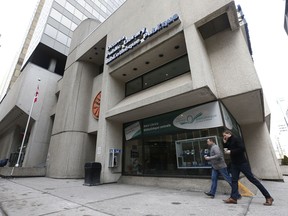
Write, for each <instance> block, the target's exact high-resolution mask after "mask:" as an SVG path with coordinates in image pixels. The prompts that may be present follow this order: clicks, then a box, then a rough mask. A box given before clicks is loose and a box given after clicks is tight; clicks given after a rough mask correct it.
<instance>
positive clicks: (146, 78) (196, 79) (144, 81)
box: [47, 0, 282, 182]
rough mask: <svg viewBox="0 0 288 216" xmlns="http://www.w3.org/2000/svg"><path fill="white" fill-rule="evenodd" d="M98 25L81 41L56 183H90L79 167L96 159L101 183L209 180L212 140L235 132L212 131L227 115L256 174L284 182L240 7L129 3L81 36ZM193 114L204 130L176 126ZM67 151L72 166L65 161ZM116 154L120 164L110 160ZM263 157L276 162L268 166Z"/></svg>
mask: <svg viewBox="0 0 288 216" xmlns="http://www.w3.org/2000/svg"><path fill="white" fill-rule="evenodd" d="M160 9H161V11H162V12H161V13H159V10H160ZM128 11H133V13H128ZM147 14H149V16H148V15H147ZM135 20H137V22H135ZM93 23H94V22H93V21H92V20H87V21H86V22H83V23H82V24H81V25H80V26H79V27H78V29H76V31H75V32H74V35H73V40H72V45H71V49H70V54H69V56H68V60H67V64H66V69H65V73H64V76H63V80H62V84H61V85H62V89H61V91H60V94H59V100H58V104H57V107H56V115H55V122H54V127H53V131H52V136H51V142H50V150H49V153H50V154H49V158H48V163H47V175H48V176H51V177H56V178H61V177H64V178H66V177H71V175H72V177H80V176H83V172H82V171H83V163H79V160H81V158H83V157H84V158H85V157H88V156H87V155H89V154H90V153H91V152H95V160H96V161H97V162H100V163H101V164H102V173H101V179H102V181H103V182H114V181H117V180H118V179H119V178H120V177H121V175H130V176H185V177H186V176H189V175H190V176H201V175H208V172H207V169H205V168H206V167H205V165H203V164H201V163H200V161H201V156H199V155H200V153H199V151H201V150H203V149H202V148H204V150H205V146H204V145H203V140H205V139H206V138H207V136H215V137H216V138H217V139H218V140H219V144H220V136H221V130H222V129H223V128H224V127H228V125H229V124H227V122H226V123H225V121H223V122H222V123H219V124H218V123H215V125H212V126H211V127H210V126H209V124H208V119H209V120H211V119H210V118H212V117H211V116H217V115H219V116H222V117H219V116H218V117H219V118H220V119H224V120H225V119H227V118H228V117H229V118H228V119H231V122H232V123H233V122H236V123H234V124H232V125H235V126H234V127H233V126H232V128H233V129H234V130H235V131H236V132H238V134H241V135H242V137H243V139H244V141H245V144H246V149H247V155H248V158H250V159H251V160H250V163H251V166H252V167H253V170H254V172H255V174H256V175H257V176H259V177H260V178H263V179H281V178H282V175H281V171H280V170H279V166H278V163H277V159H276V157H275V153H274V150H273V147H272V145H271V140H270V137H269V129H268V127H267V124H268V125H269V118H270V116H269V111H268V110H267V105H266V104H265V100H264V97H263V92H262V88H261V84H260V82H259V79H258V77H257V73H256V71H255V68H254V65H253V61H252V58H251V55H250V54H249V49H248V46H247V43H246V40H245V37H243V34H242V31H241V30H240V27H239V21H238V17H237V12H236V7H235V5H234V2H232V1H217V2H213V3H212V2H206V3H203V2H201V3H200V2H196V1H189V2H187V1H185V2H184V1H181V2H180V1H179V2H169V4H167V2H165V3H164V1H157V2H153V3H149V4H148V3H147V2H146V1H141V0H137V1H127V2H126V3H125V4H124V5H122V7H121V8H120V10H117V11H116V13H114V14H113V15H112V16H111V17H110V18H109V19H107V20H106V21H105V23H103V24H102V25H100V26H98V27H97V29H95V30H93V31H92V32H87V34H85V35H83V30H84V29H89V28H90V26H91V25H93ZM115 26H121V28H115ZM80 33H81V34H80ZM95 50H99V53H98V55H97V56H95V55H94V52H95ZM100 51H102V52H100ZM102 64H104V67H103V71H102V67H101V65H102ZM99 95H101V101H100V100H99V98H100V97H99ZM97 98H98V100H97ZM95 101H96V103H95ZM99 101H100V102H99ZM79 103H80V104H82V105H80V104H79ZM93 103H95V104H93ZM210 105H211V106H214V105H215V106H216V107H217V106H219V107H220V108H219V109H221V111H219V112H218V111H217V109H218V108H217V109H216V111H215V110H214V111H215V112H216V113H218V114H215V113H214V111H211V110H213V108H211V107H209V106H210ZM94 106H95V107H94ZM99 107H100V114H99V115H98V114H97V113H98V111H99V110H98V109H99ZM92 110H94V111H95V113H96V118H95V117H93V113H92ZM195 110H196V111H197V112H200V113H202V114H203V115H202V117H203V118H202V120H199V124H200V122H202V123H203V122H207V124H206V127H205V124H204V126H203V125H202V126H195V128H193V126H191V128H189V127H188V128H185V127H184V128H183V127H180V126H178V127H177V126H175V119H177V114H178V115H179V116H181V115H184V116H185V115H187V112H188V113H190V114H189V115H187V118H188V116H190V118H192V120H190V121H191V124H192V122H193V121H194V120H195V121H196V117H195V116H194V114H193V113H194V112H196V111H195ZM207 110H210V111H207ZM185 112H186V114H185ZM221 112H222V114H219V113H221ZM225 112H226V113H228V114H225ZM95 113H94V114H95ZM191 113H192V114H191ZM169 116H170V117H169ZM171 116H174V117H171ZM179 116H178V120H179V118H180V117H179ZM191 116H192V117H191ZM173 118H175V119H174V120H173ZM83 119H86V120H85V121H83ZM165 119H166V123H163V122H165V121H164V120H165ZM200 119H201V118H200ZM187 121H188V120H187ZM171 122H174V123H173V125H172V124H171ZM220 122H221V121H220ZM194 123H195V122H194ZM187 130H188V131H187ZM131 134H132V135H131ZM95 140H96V142H95ZM180 141H181V142H180ZM177 142H178V143H180V145H182V151H183V152H184V144H185V142H186V143H189V145H190V149H189V148H187V149H186V150H189V151H190V155H193V154H194V155H195V154H196V151H198V153H197V154H199V155H198V156H196V155H195V157H196V159H195V161H194V160H193V159H192V160H190V159H183V157H184V155H183V154H184V153H183V152H182V153H181V149H180V150H179V152H178V150H177V148H178V147H177V144H176V143H177ZM194 142H195V143H197V142H198V143H200V144H197V145H200V147H199V146H198V147H197V149H196V144H195V146H194ZM95 143H96V145H95ZM175 145H176V146H175ZM193 147H195V148H194V149H193V151H192V148H193ZM185 148H186V147H185ZM59 149H63V150H64V149H65V151H68V152H67V155H70V157H69V158H63V157H62V151H59ZM186 150H185V151H186ZM114 151H115V152H117V154H116V156H117V157H116V160H117V161H113V160H114V158H112V159H111V152H114ZM118 152H120V153H118ZM187 152H188V151H187ZM191 152H192V153H191ZM178 153H179V155H178ZM85 155H86V156H85ZM263 155H270V156H269V159H268V158H266V159H265V160H264V161H263V160H261V159H260V158H263ZM112 156H115V155H113V154H112ZM178 156H179V158H181V157H182V159H183V161H182V162H180V159H179V161H178ZM89 157H90V156H89ZM119 160H120V161H119ZM152 160H154V162H153V161H152ZM157 160H158V162H157ZM185 160H186V161H185ZM260 161H261V162H260ZM149 163H150V164H149ZM181 163H182V164H181ZM59 164H61V165H59ZM151 164H152V165H151ZM155 164H158V165H157V166H156V165H155ZM77 166H78V171H77V168H76V167H77ZM135 166H136V167H137V168H136V170H134V168H135ZM149 166H150V167H149ZM74 173H75V174H74Z"/></svg>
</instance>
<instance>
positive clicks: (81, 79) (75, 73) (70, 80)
mask: <svg viewBox="0 0 288 216" xmlns="http://www.w3.org/2000/svg"><path fill="white" fill-rule="evenodd" d="M97 74H98V71H97V67H95V66H94V65H92V64H89V63H84V62H75V63H74V64H72V65H71V66H70V67H69V68H68V69H67V70H66V71H65V73H64V76H63V88H62V90H61V91H60V95H59V100H58V104H57V107H56V115H55V120H54V126H53V130H52V136H51V141H50V146H49V151H48V157H47V176H49V177H54V178H83V177H84V166H85V163H86V162H91V161H94V160H95V137H96V136H95V135H89V134H88V133H87V128H88V118H89V116H90V115H91V113H90V109H91V90H92V86H93V79H94V77H95V76H96V75H97Z"/></svg>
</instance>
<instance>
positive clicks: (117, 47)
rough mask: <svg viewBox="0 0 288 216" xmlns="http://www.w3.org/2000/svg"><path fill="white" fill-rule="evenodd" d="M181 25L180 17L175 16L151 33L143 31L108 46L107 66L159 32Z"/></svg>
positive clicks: (160, 24) (144, 29) (153, 29)
mask: <svg viewBox="0 0 288 216" xmlns="http://www.w3.org/2000/svg"><path fill="white" fill-rule="evenodd" d="M177 23H180V20H179V16H178V15H177V14H174V15H173V16H172V17H170V18H169V19H167V20H165V21H164V22H162V23H159V24H158V25H157V26H156V27H154V28H152V30H151V31H148V30H147V29H146V28H143V29H141V30H140V31H138V32H137V33H136V34H134V35H132V36H131V37H126V36H124V37H122V38H121V39H119V40H118V41H116V42H115V43H113V44H111V45H110V46H108V49H107V55H106V64H110V63H111V62H113V61H114V60H116V59H117V58H119V57H120V56H122V55H123V54H124V53H127V52H128V51H130V50H132V49H133V48H134V47H136V46H138V45H140V44H142V43H143V42H145V41H147V40H148V39H149V38H151V37H152V36H153V35H156V34H157V33H158V32H161V31H162V30H163V29H165V28H168V27H169V26H171V25H172V24H177Z"/></svg>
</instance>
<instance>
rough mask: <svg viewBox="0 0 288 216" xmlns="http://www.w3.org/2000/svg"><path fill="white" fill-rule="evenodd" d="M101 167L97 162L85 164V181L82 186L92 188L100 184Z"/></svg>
mask: <svg viewBox="0 0 288 216" xmlns="http://www.w3.org/2000/svg"><path fill="white" fill-rule="evenodd" d="M101 169H102V165H101V163H98V162H89V163H85V181H84V185H86V186H93V185H99V184H100V173H101Z"/></svg>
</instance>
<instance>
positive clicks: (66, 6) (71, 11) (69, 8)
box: [65, 2, 75, 14]
mask: <svg viewBox="0 0 288 216" xmlns="http://www.w3.org/2000/svg"><path fill="white" fill-rule="evenodd" d="M65 8H66V10H68V11H69V12H70V13H72V14H74V10H75V7H74V6H73V5H71V4H70V3H69V2H67V3H66V5H65Z"/></svg>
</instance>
